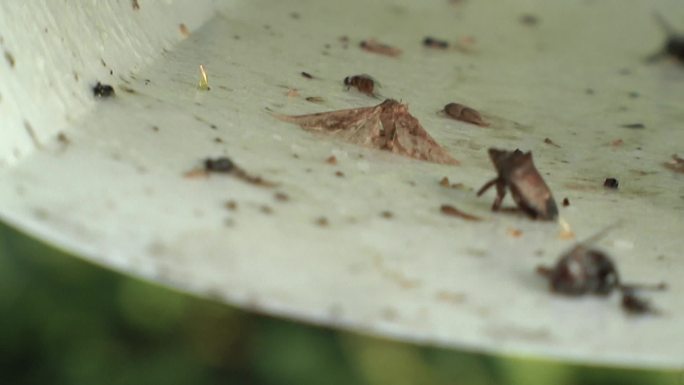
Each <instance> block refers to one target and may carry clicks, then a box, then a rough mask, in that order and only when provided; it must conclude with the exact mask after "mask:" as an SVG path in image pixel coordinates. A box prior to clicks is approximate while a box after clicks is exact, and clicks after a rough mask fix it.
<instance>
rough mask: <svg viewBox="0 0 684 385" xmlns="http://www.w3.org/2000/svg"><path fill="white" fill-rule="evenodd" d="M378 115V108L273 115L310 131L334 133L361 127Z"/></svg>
mask: <svg viewBox="0 0 684 385" xmlns="http://www.w3.org/2000/svg"><path fill="white" fill-rule="evenodd" d="M378 114H379V109H378V107H364V108H350V109H346V110H337V111H329V112H319V113H316V114H306V115H284V114H272V115H273V117H275V118H276V119H278V120H282V121H284V122H290V123H295V124H298V125H299V126H300V127H302V128H303V129H305V130H308V131H323V132H334V131H339V130H347V129H349V128H354V127H361V126H363V125H364V124H365V123H366V122H368V121H369V120H371V119H373V116H377V115H378Z"/></svg>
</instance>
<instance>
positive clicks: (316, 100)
mask: <svg viewBox="0 0 684 385" xmlns="http://www.w3.org/2000/svg"><path fill="white" fill-rule="evenodd" d="M305 100H306V101H307V102H311V103H317V104H320V103H323V102H324V101H325V99H323V98H322V97H320V96H307V97H306V99H305Z"/></svg>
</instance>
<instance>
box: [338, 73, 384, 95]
mask: <svg viewBox="0 0 684 385" xmlns="http://www.w3.org/2000/svg"><path fill="white" fill-rule="evenodd" d="M342 82H343V83H344V85H345V86H347V90H348V89H350V88H351V87H355V88H356V89H357V90H359V92H361V93H363V94H366V95H368V96H370V97H373V98H374V97H376V96H375V93H374V92H373V91H374V90H375V79H373V78H372V77H370V76H369V75H365V74H362V75H353V76H347V77H346V78H344V80H343V81H342Z"/></svg>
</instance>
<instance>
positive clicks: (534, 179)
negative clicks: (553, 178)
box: [477, 148, 558, 220]
mask: <svg viewBox="0 0 684 385" xmlns="http://www.w3.org/2000/svg"><path fill="white" fill-rule="evenodd" d="M489 157H490V158H491V160H492V163H493V164H494V168H496V171H497V173H498V174H499V175H498V176H497V177H496V178H494V179H492V180H490V181H489V182H487V183H485V185H484V186H482V188H480V190H479V191H478V192H477V196H480V195H482V194H484V192H485V191H487V190H488V189H489V188H491V187H492V186H496V199H494V203H493V204H492V211H498V210H499V209H500V208H501V202H503V199H504V197H505V196H506V189H507V188H508V189H509V190H510V191H511V195H512V196H513V200H514V201H515V203H516V204H517V205H518V207H519V208H520V209H521V210H523V211H524V212H525V213H526V214H527V215H529V216H530V217H531V218H535V219H543V220H554V219H556V217H557V216H558V207H557V206H556V201H555V200H554V199H553V196H552V195H551V190H549V186H547V185H546V183H545V182H544V179H543V178H542V176H541V175H540V174H539V171H537V169H536V168H535V167H534V163H533V162H532V152H526V153H523V152H522V151H520V150H515V151H506V150H499V149H496V148H490V149H489Z"/></svg>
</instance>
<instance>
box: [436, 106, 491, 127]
mask: <svg viewBox="0 0 684 385" xmlns="http://www.w3.org/2000/svg"><path fill="white" fill-rule="evenodd" d="M444 113H445V114H447V115H448V116H449V117H451V118H453V119H456V120H460V121H462V122H466V123H472V124H475V125H478V126H480V127H487V126H489V123H487V122H485V121H484V119H482V115H480V113H479V112H477V111H476V110H475V109H473V108H470V107H468V106H464V105H463V104H459V103H449V104H447V105H446V106H444Z"/></svg>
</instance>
